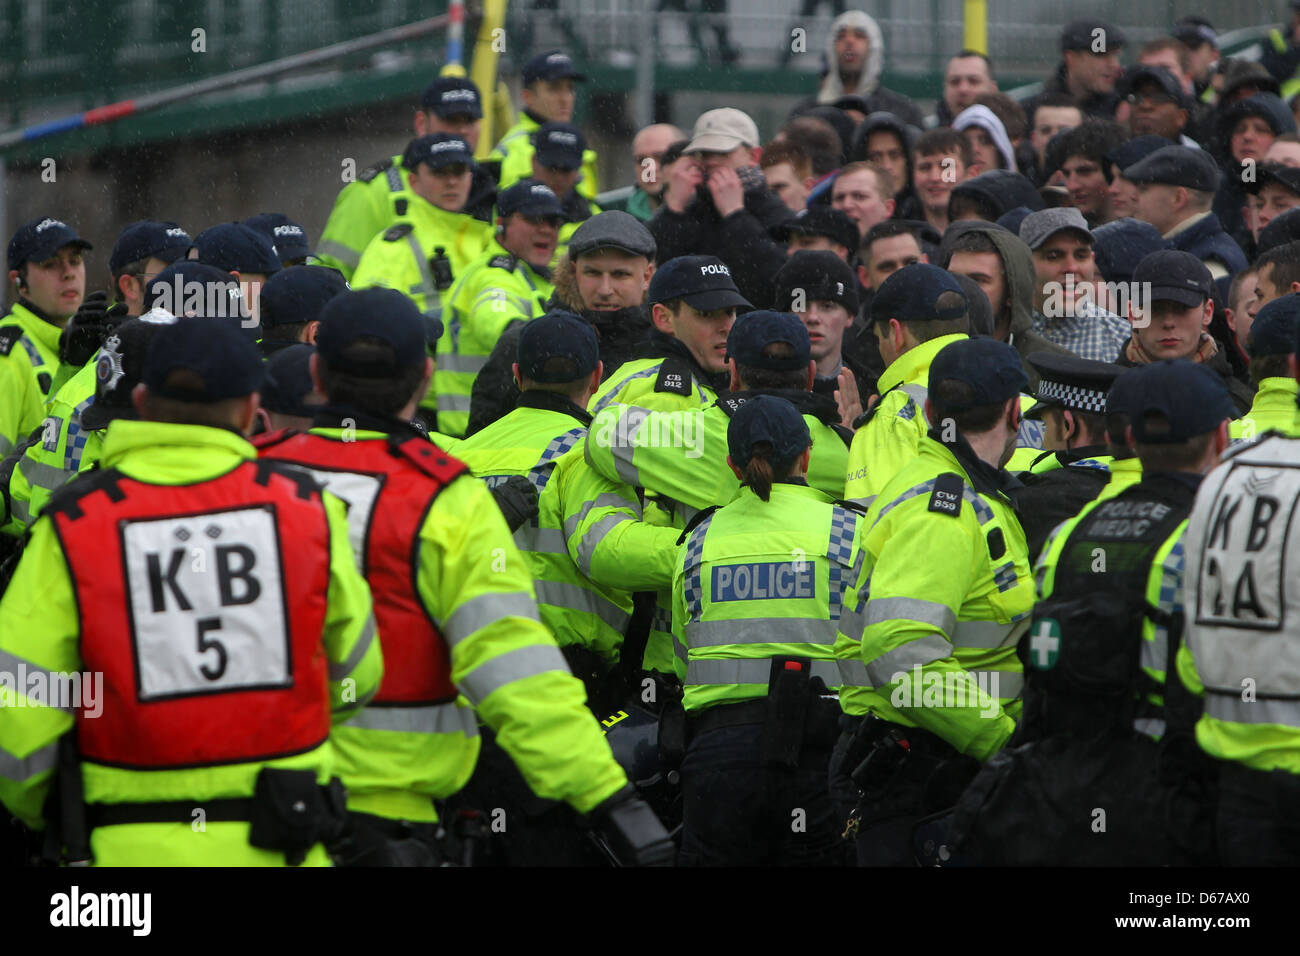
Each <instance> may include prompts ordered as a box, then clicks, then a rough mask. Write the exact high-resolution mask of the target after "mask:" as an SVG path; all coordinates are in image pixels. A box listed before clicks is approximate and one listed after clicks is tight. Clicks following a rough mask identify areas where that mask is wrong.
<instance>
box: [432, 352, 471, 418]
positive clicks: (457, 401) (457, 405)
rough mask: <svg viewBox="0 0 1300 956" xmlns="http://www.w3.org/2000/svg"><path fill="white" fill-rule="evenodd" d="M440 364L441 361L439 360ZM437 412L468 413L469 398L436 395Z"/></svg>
mask: <svg viewBox="0 0 1300 956" xmlns="http://www.w3.org/2000/svg"><path fill="white" fill-rule="evenodd" d="M439 361H440V362H441V359H440V360H439ZM438 411H440V412H468V411H469V396H468V395H458V394H455V393H449V392H439V393H438Z"/></svg>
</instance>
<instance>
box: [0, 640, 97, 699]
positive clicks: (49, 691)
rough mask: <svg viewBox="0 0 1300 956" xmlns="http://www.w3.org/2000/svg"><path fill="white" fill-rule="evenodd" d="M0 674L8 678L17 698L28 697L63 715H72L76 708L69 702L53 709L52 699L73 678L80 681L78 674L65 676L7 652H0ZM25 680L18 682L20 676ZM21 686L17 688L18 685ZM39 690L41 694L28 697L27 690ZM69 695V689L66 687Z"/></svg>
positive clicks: (65, 674)
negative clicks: (65, 705) (64, 705)
mask: <svg viewBox="0 0 1300 956" xmlns="http://www.w3.org/2000/svg"><path fill="white" fill-rule="evenodd" d="M0 672H3V673H5V674H7V675H9V676H10V678H11V680H12V684H13V691H14V693H15V694H16V695H17V696H18V697H19V698H22V697H25V696H30V697H31V699H32V700H34V701H37V702H38V703H39V704H41V705H42V706H45V707H51V708H53V709H54V710H62V711H64V712H65V713H69V714H71V713H73V712H74V711H75V710H76V709H77V708H76V707H75V706H74V705H73V703H74V702H72V701H71V700H70V701H69V705H68V706H67V707H54V703H55V701H54V698H55V697H56V696H57V695H58V694H59V693H60V690H61V688H63V687H65V686H68V685H70V684H71V681H72V679H73V678H74V677H76V678H77V679H78V680H80V675H79V674H67V673H61V672H57V671H52V670H49V669H48V668H45V667H41V665H39V664H33V663H32V662H31V661H29V660H26V659H24V658H22V657H19V656H18V655H17V654H11V653H9V652H8V651H0ZM22 675H25V678H24V679H22V680H20V679H19V678H20V676H22ZM33 677H39V678H40V681H39V682H36V681H33V680H32V678H33ZM20 684H21V685H22V686H19V685H20ZM28 687H32V688H33V689H36V688H37V687H39V688H41V689H42V690H41V692H40V693H37V694H35V695H28V694H27V688H28ZM68 690H69V693H70V692H71V687H70V686H68Z"/></svg>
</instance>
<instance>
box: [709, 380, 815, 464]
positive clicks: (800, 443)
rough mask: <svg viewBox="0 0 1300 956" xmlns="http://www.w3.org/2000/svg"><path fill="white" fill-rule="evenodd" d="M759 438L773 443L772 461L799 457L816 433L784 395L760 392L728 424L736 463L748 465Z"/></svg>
mask: <svg viewBox="0 0 1300 956" xmlns="http://www.w3.org/2000/svg"><path fill="white" fill-rule="evenodd" d="M759 442H768V443H770V444H771V446H772V454H771V456H770V458H769V461H772V462H773V463H784V462H789V461H793V460H794V459H796V458H798V457H799V455H800V454H802V453H803V451H804V450H805V449H806V448H807V447H808V446H809V445H810V444H812V436H811V435H810V434H809V432H808V423H807V422H805V421H804V420H803V416H802V415H801V414H799V410H798V409H797V408H795V407H794V406H793V405H791V404H790V403H789V402H788V401H786V400H785V399H784V398H778V397H777V396H775V395H756V396H754V397H753V398H751V399H749V400H748V401H746V402H744V403H743V404H741V406H740V408H738V409H736V412H735V414H734V415H732V416H731V422H730V423H729V424H728V425H727V452H728V454H730V455H731V461H732V464H734V465H735V466H736V467H737V468H744V467H745V466H746V465H748V464H749V460H750V458H751V457H753V452H754V446H755V445H756V444H758V443H759Z"/></svg>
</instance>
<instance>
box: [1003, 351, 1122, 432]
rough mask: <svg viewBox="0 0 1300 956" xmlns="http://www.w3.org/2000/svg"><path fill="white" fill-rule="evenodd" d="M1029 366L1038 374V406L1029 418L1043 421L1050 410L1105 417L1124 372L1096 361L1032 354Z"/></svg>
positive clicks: (1047, 354) (1030, 411)
mask: <svg viewBox="0 0 1300 956" xmlns="http://www.w3.org/2000/svg"><path fill="white" fill-rule="evenodd" d="M1029 364H1030V365H1032V366H1033V367H1034V370H1035V371H1037V372H1038V376H1039V377H1038V391H1037V393H1036V396H1035V397H1036V398H1037V399H1038V404H1036V405H1035V406H1034V407H1033V408H1031V409H1029V411H1027V412H1025V418H1041V417H1042V415H1043V412H1045V411H1047V409H1049V408H1068V409H1070V410H1071V411H1076V412H1092V413H1093V414H1096V415H1104V414H1105V412H1106V393H1107V392H1108V391H1110V387H1111V385H1113V384H1114V383H1115V378H1116V377H1117V376H1118V375H1119V373H1120V372H1121V371H1123V369H1121V368H1120V367H1119V366H1118V365H1111V364H1110V363H1109V362H1094V361H1091V360H1090V359H1085V358H1079V357H1078V356H1077V355H1060V354H1058V353H1056V352H1032V353H1030V355H1029Z"/></svg>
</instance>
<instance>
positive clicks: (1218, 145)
mask: <svg viewBox="0 0 1300 956" xmlns="http://www.w3.org/2000/svg"><path fill="white" fill-rule="evenodd" d="M1244 116H1258V117H1259V118H1260V119H1262V120H1263V121H1264V122H1265V123H1267V124H1268V125H1269V128H1270V129H1272V130H1273V135H1274V136H1281V135H1282V134H1283V133H1294V132H1295V131H1296V124H1295V117H1294V116H1292V114H1291V111H1290V110H1289V109H1287V105H1286V104H1285V103H1284V102H1282V100H1281V99H1280V98H1279V97H1278V96H1276V95H1274V94H1273V93H1256V94H1255V95H1254V96H1248V97H1246V98H1245V99H1243V100H1237V101H1236V102H1235V103H1231V104H1229V105H1227V106H1225V107H1223V108H1221V109H1220V110H1219V111H1218V114H1217V116H1216V117H1215V118H1214V131H1215V136H1214V142H1213V148H1214V152H1215V154H1216V156H1217V158H1218V160H1219V165H1220V166H1221V167H1222V168H1223V173H1224V175H1223V182H1221V183H1220V184H1219V188H1218V189H1217V190H1216V191H1215V193H1214V205H1213V206H1212V207H1211V208H1212V209H1213V211H1214V214H1215V215H1216V216H1218V217H1219V222H1220V224H1221V225H1222V226H1223V231H1224V232H1226V233H1227V234H1228V235H1229V236H1230V237H1231V238H1232V241H1233V242H1235V243H1236V244H1237V245H1238V246H1240V247H1241V248H1242V249H1243V250H1245V251H1246V252H1250V253H1253V252H1254V251H1255V250H1254V243H1255V239H1254V236H1252V235H1251V234H1250V228H1249V227H1248V226H1247V224H1246V217H1245V216H1244V215H1242V211H1241V208H1242V206H1244V205H1245V203H1246V191H1245V189H1243V188H1242V183H1241V165H1240V164H1239V163H1238V162H1237V161H1236V160H1234V159H1233V158H1232V154H1231V152H1230V145H1229V139H1230V138H1231V136H1232V128H1233V127H1234V126H1236V125H1237V122H1238V121H1239V120H1240V119H1241V118H1242V117H1244ZM1179 248H1181V246H1180V247H1179ZM1232 271H1234V272H1235V271H1237V270H1235V269H1234V270H1232Z"/></svg>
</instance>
